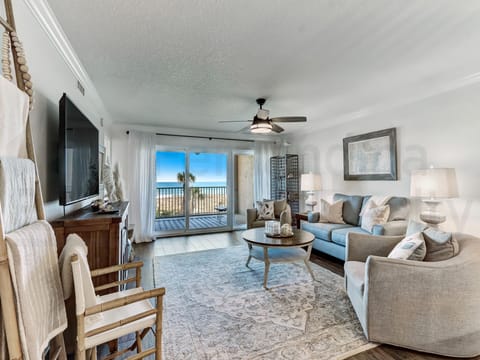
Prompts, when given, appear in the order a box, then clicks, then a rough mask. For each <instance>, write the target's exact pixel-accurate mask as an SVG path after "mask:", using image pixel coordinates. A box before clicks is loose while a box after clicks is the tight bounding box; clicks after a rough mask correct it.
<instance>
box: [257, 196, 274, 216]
mask: <svg viewBox="0 0 480 360" xmlns="http://www.w3.org/2000/svg"><path fill="white" fill-rule="evenodd" d="M273 203H274V201H273V200H272V201H257V219H258V220H273V219H275V212H274V207H273Z"/></svg>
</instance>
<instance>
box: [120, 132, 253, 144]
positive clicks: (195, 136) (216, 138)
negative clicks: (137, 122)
mask: <svg viewBox="0 0 480 360" xmlns="http://www.w3.org/2000/svg"><path fill="white" fill-rule="evenodd" d="M126 133H127V135H128V134H130V131H129V130H127V131H126ZM155 135H162V136H176V137H187V138H195V139H208V140H231V141H244V142H252V143H253V142H255V140H247V139H230V138H223V137H215V136H200V135H177V134H163V133H155Z"/></svg>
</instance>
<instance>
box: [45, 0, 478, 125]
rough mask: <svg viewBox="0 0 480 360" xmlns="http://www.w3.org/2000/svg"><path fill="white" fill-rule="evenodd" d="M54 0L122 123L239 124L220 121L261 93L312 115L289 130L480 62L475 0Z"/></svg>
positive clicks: (438, 86) (279, 107)
mask: <svg viewBox="0 0 480 360" xmlns="http://www.w3.org/2000/svg"><path fill="white" fill-rule="evenodd" d="M49 4H50V6H51V7H52V9H53V11H54V13H55V15H56V16H57V18H58V20H59V22H60V24H61V25H62V27H63V29H64V31H65V33H66V34H67V36H68V38H69V40H70V42H71V43H72V45H73V47H74V48H75V50H76V52H77V53H78V55H79V58H80V60H81V61H82V63H83V65H84V66H85V68H86V69H87V71H88V73H89V75H90V77H91V78H92V80H93V82H94V84H95V86H96V88H97V89H98V91H99V93H100V95H101V97H102V98H103V100H104V102H105V104H106V106H107V108H108V110H109V111H110V113H111V114H112V115H113V117H114V121H115V122H117V123H130V124H142V125H159V126H165V127H175V128H188V129H203V130H219V131H237V130H239V129H240V128H242V127H243V124H218V121H220V120H243V119H245V120H246V119H251V118H252V117H253V115H254V114H255V112H256V110H257V105H256V104H255V98H257V97H261V96H263V97H267V98H268V101H267V104H266V106H265V107H266V108H267V109H270V110H271V113H270V115H271V116H272V117H274V116H289V115H306V116H308V123H307V124H285V128H286V129H287V131H286V133H287V134H288V133H292V132H295V131H300V132H301V131H305V129H311V128H312V127H326V126H332V125H334V124H335V123H337V122H339V121H342V119H343V120H345V119H353V118H358V117H361V116H363V115H365V114H368V113H369V112H371V111H374V110H375V109H382V108H385V107H388V106H395V104H397V103H402V102H405V101H407V102H408V101H415V99H416V97H418V98H421V97H423V96H425V94H435V93H437V92H442V91H445V89H447V88H448V86H450V85H449V84H463V82H462V80H461V79H463V78H465V77H466V76H469V75H471V74H474V73H477V72H480V61H479V60H480V50H479V49H480V47H479V45H478V44H480V1H477V0H462V1H457V0H356V1H353V0H330V1H327V0H297V1H290V0H282V1H280V0H261V1H259V0H237V1H235V0H224V1H221V0H162V1H158V0H149V1H146V0H145V1H131V0H130V1H129V0H102V1H99V0H69V1H65V0H49ZM459 79H460V80H459ZM469 79H472V77H470V78H469ZM473 79H474V81H477V77H476V76H474V77H473ZM282 126H283V124H282Z"/></svg>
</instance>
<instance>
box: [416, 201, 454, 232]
mask: <svg viewBox="0 0 480 360" xmlns="http://www.w3.org/2000/svg"><path fill="white" fill-rule="evenodd" d="M423 203H424V204H425V207H426V209H425V210H424V211H422V212H421V213H420V220H422V221H423V222H425V223H427V224H428V225H430V226H431V227H438V224H441V223H443V222H445V220H447V217H446V216H445V214H442V213H441V212H440V211H439V210H438V206H439V205H440V201H438V200H423Z"/></svg>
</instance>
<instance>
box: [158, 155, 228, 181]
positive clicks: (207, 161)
mask: <svg viewBox="0 0 480 360" xmlns="http://www.w3.org/2000/svg"><path fill="white" fill-rule="evenodd" d="M185 158H186V154H185V153H182V152H166V151H157V159H156V169H157V170H156V171H157V182H176V181H177V173H179V172H184V171H185ZM190 173H191V174H193V175H195V177H196V181H195V182H214V181H215V182H220V181H221V182H227V154H214V153H190Z"/></svg>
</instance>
